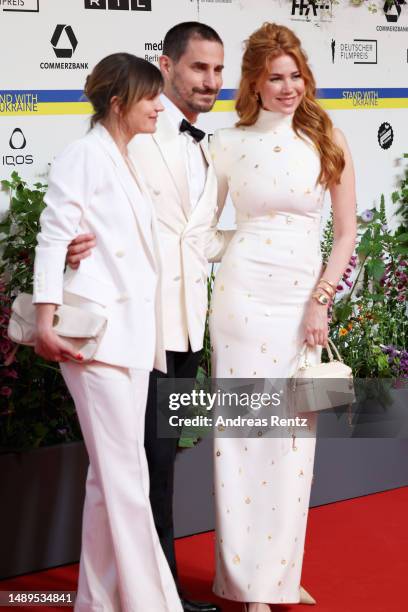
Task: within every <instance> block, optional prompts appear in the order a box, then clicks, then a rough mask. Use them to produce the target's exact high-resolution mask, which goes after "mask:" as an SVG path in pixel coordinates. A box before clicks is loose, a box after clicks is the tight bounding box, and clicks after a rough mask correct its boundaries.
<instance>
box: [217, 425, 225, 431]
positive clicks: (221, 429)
mask: <svg viewBox="0 0 408 612" xmlns="http://www.w3.org/2000/svg"><path fill="white" fill-rule="evenodd" d="M217 429H218V431H225V427H224V425H218V427H217Z"/></svg>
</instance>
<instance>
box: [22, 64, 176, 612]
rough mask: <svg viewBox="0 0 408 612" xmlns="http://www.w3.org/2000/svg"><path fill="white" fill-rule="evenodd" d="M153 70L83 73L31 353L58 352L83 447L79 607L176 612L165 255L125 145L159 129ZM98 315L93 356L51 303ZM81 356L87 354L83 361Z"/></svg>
mask: <svg viewBox="0 0 408 612" xmlns="http://www.w3.org/2000/svg"><path fill="white" fill-rule="evenodd" d="M161 89H162V77H161V75H160V72H159V70H157V68H155V67H154V66H153V65H152V64H149V63H148V62H146V61H145V60H142V59H140V58H137V57H135V56H133V55H130V54H127V53H116V54H113V55H110V56H108V57H106V58H104V59H103V60H102V61H101V62H99V64H97V66H96V67H95V68H94V70H93V72H92V73H91V75H90V76H89V77H88V79H87V82H86V88H85V93H86V95H87V97H88V99H89V100H90V102H91V103H92V105H93V108H94V111H95V112H94V115H93V117H92V119H91V127H92V129H91V130H90V131H89V133H88V134H87V135H86V136H85V137H84V138H82V139H80V140H78V141H76V142H74V143H73V144H71V145H69V146H68V147H67V148H66V149H65V150H64V151H63V152H62V153H61V154H60V155H59V156H58V157H57V158H56V159H55V161H54V163H53V164H52V168H51V171H50V175H49V188H48V191H47V195H46V198H45V201H46V204H47V207H46V209H45V210H44V212H43V214H42V215H41V232H40V234H39V235H38V246H37V249H36V258H35V270H34V302H35V303H36V305H37V307H36V308H37V342H36V351H37V353H38V354H39V355H41V356H43V357H44V358H46V359H51V360H54V361H60V362H62V363H61V371H62V374H63V377H64V379H65V382H66V384H67V386H68V388H69V391H70V393H71V395H72V397H73V399H74V401H75V406H76V409H77V413H78V417H79V421H80V424H81V428H82V432H83V436H84V439H85V443H86V447H87V450H88V454H89V460H90V467H89V473H88V479H87V484H86V499H85V507H84V516H83V535H82V553H81V563H80V575H79V586H78V596H77V601H76V605H75V610H77V611H80V612H85V611H86V612H94V611H95V612H96V611H104V612H146V611H149V612H181V610H182V607H181V604H180V600H179V597H178V594H177V590H176V588H175V585H174V582H173V578H172V575H171V572H170V570H169V567H168V565H167V562H166V560H165V557H164V554H163V551H162V548H161V546H160V543H159V540H158V537H157V534H156V530H155V527H154V523H153V518H152V514H151V509H150V504H149V482H148V472H147V465H146V458H145V453H144V445H143V435H144V413H145V404H146V395H147V389H148V379H149V371H150V370H151V369H152V368H153V366H154V367H155V368H159V369H162V370H165V354H164V350H163V348H162V345H161V327H160V319H161V307H160V292H159V283H158V280H159V274H160V264H159V256H158V245H157V238H156V225H155V219H154V215H153V210H152V207H151V203H150V200H149V198H148V195H147V193H146V191H145V190H144V187H143V184H142V182H141V180H140V177H139V176H138V174H137V169H136V168H134V167H133V166H132V164H131V162H130V160H129V158H128V156H127V144H128V142H129V141H130V140H131V138H133V136H135V134H138V133H152V132H154V130H155V126H156V120H157V116H158V113H159V112H160V111H161V110H163V107H162V105H161V103H160V101H159V98H158V95H159V93H160V91H161ZM84 231H85V232H92V233H93V234H95V235H96V237H97V246H96V247H95V250H94V253H93V257H91V258H89V259H87V260H86V261H84V262H82V265H81V267H80V268H79V269H78V270H74V271H73V270H71V269H69V268H68V269H67V271H66V272H65V273H64V268H65V258H66V251H67V246H68V244H69V243H70V241H71V240H72V239H73V238H74V237H75V236H76V235H77V234H78V233H83V232H84ZM62 303H65V304H71V305H75V306H80V307H82V308H84V309H86V310H88V311H91V312H95V313H100V314H103V315H104V316H105V317H106V318H107V320H108V324H107V329H106V332H105V334H104V336H103V338H102V341H101V344H100V345H99V347H98V350H97V353H96V355H95V359H94V360H93V361H92V362H88V363H84V362H83V358H82V356H81V355H80V354H78V353H77V352H76V351H74V350H73V347H72V346H70V345H69V344H68V343H67V342H65V341H63V340H61V338H59V337H58V336H57V335H56V334H55V332H54V331H53V328H52V321H53V315H54V311H55V308H56V305H58V304H62ZM81 361H82V362H81Z"/></svg>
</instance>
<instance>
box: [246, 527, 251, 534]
mask: <svg viewBox="0 0 408 612" xmlns="http://www.w3.org/2000/svg"><path fill="white" fill-rule="evenodd" d="M250 531H251V527H250V525H248V527H247V533H249V532H250Z"/></svg>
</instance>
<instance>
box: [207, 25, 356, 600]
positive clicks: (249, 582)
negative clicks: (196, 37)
mask: <svg viewBox="0 0 408 612" xmlns="http://www.w3.org/2000/svg"><path fill="white" fill-rule="evenodd" d="M237 112H238V116H239V121H238V123H237V124H236V127H234V128H230V129H224V130H219V131H218V132H216V134H215V136H214V139H213V142H212V156H213V160H214V164H215V169H216V172H217V176H218V182H219V195H220V199H221V204H222V203H223V201H224V200H225V197H226V194H227V192H228V191H229V193H230V195H231V198H232V201H233V204H234V207H235V209H236V220H237V232H236V234H235V236H234V238H233V239H232V241H231V243H230V245H229V248H228V249H227V252H226V254H225V256H224V258H223V260H222V263H221V267H220V269H219V271H218V274H217V278H216V282H215V287H214V293H213V298H212V306H211V311H212V312H211V319H210V325H211V338H212V345H213V348H214V352H213V357H214V359H213V371H214V375H215V376H217V377H218V378H227V377H238V378H251V377H261V378H273V379H279V378H280V379H284V378H285V379H286V378H288V377H290V376H291V375H292V374H293V373H294V371H295V370H296V366H297V363H298V360H299V353H300V351H301V349H302V346H303V345H304V343H305V342H307V344H308V347H309V356H308V361H309V362H310V363H316V362H318V361H319V359H320V351H321V346H322V345H325V344H326V342H327V331H328V319H327V305H328V302H329V301H330V298H331V297H332V296H333V294H334V288H335V287H336V284H337V281H338V279H339V278H340V276H341V275H342V273H343V271H344V269H345V267H346V265H347V262H348V261H349V258H350V256H351V254H352V252H353V248H354V243H355V234H356V224H355V188H354V172H353V165H352V160H351V157H350V153H349V150H348V147H347V144H346V141H345V138H344V136H343V134H342V133H341V132H340V131H339V130H338V129H336V128H333V125H332V122H331V120H330V118H329V117H328V115H327V114H326V112H325V111H324V110H323V109H322V108H321V107H320V106H319V104H318V103H317V101H316V98H315V80H314V78H313V75H312V73H311V70H310V68H309V66H308V63H307V57H306V54H305V53H304V51H303V50H302V48H301V43H300V41H299V39H298V38H297V37H296V35H295V34H294V33H293V32H292V31H291V30H289V29H288V28H286V27H283V26H279V25H276V24H271V23H265V24H264V25H263V26H262V27H261V28H260V29H259V30H257V31H256V32H254V33H253V34H252V35H251V36H250V38H249V40H248V41H247V43H246V50H245V52H244V57H243V63H242V75H241V82H240V87H239V91H238V99H237ZM326 190H329V191H330V196H331V202H332V209H333V219H334V243H333V248H332V252H331V255H330V258H329V260H328V262H327V265H326V267H325V269H324V270H323V269H322V261H321V254H320V244H319V228H320V221H321V214H322V205H323V198H324V193H325V191H326ZM309 425H310V426H311V428H312V434H313V431H314V423H313V419H310V420H309ZM287 433H288V435H287V436H286V437H284V436H285V432H284V430H282V436H281V437H279V438H273V437H269V438H266V437H265V438H257V439H253V438H251V439H222V438H218V439H216V443H215V479H216V508H217V531H218V536H217V548H218V555H217V575H216V580H215V587H214V588H215V592H216V593H217V594H218V595H220V596H222V597H225V598H227V599H232V600H236V601H241V602H246V608H247V609H248V610H249V612H266V611H269V609H270V608H269V605H268V604H270V603H271V604H272V603H278V604H279V603H298V602H300V601H302V600H307V597H306V596H305V595H306V594H305V593H304V591H303V590H302V589H301V587H300V576H301V569H302V558H303V547H304V538H305V531H306V522H307V511H308V506H309V498H310V487H311V482H312V473H313V461H314V451H315V437H314V435H312V436H309V437H305V436H303V437H302V434H301V433H300V434H299V432H296V433H297V437H296V441H295V442H294V441H293V439H292V437H291V436H290V434H289V432H287ZM305 603H306V601H305ZM309 603H313V600H311V598H309Z"/></svg>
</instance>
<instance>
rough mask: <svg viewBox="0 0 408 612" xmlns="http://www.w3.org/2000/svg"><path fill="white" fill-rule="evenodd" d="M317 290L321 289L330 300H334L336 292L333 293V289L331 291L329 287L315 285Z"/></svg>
mask: <svg viewBox="0 0 408 612" xmlns="http://www.w3.org/2000/svg"><path fill="white" fill-rule="evenodd" d="M317 289H321V290H322V291H324V292H325V293H327V295H328V296H330V297H331V298H334V296H335V295H336V292H335V291H334V289H332V288H331V287H326V286H325V285H321V284H320V283H319V284H318V285H317Z"/></svg>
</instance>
